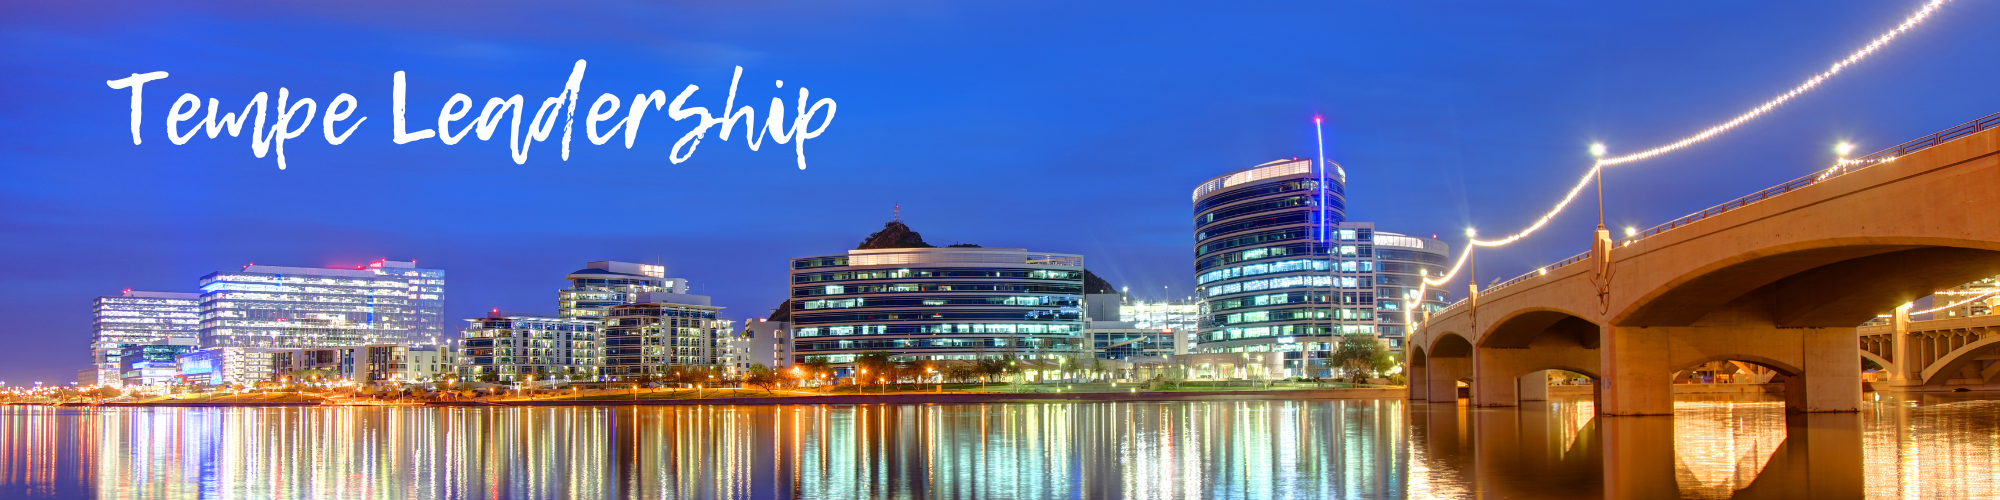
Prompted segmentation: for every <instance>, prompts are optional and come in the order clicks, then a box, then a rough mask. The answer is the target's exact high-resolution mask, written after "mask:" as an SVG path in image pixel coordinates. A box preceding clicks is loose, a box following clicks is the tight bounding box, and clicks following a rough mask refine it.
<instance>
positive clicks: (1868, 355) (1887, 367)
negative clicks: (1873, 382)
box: [1861, 349, 1896, 373]
mask: <svg viewBox="0 0 2000 500" xmlns="http://www.w3.org/2000/svg"><path fill="white" fill-rule="evenodd" d="M1861 359H1866V360H1869V361H1874V362H1875V364H1877V365H1882V373H1896V363H1895V362H1892V361H1889V359H1888V358H1884V357H1881V356H1877V355H1875V353H1872V352H1868V351H1867V350H1866V349H1863V350H1862V351H1861Z"/></svg>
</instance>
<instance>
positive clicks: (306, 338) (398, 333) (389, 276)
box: [199, 260, 445, 349]
mask: <svg viewBox="0 0 2000 500" xmlns="http://www.w3.org/2000/svg"><path fill="white" fill-rule="evenodd" d="M200 287H201V306H200V307H201V323H200V333H199V337H200V340H201V345H202V346H203V347H246V348H261V349H296V348H304V347H335V346H353V345H367V344H402V345H437V344H439V343H441V342H443V341H444V340H445V332H444V324H443V318H444V271H441V270H437V269H420V268H417V267H416V262H415V261H410V262H398V261H386V260H383V261H375V262H373V263H370V264H367V265H361V266H355V268H354V269H323V268H310V267H287V266H262V265H256V264H251V265H248V266H244V268H243V270H242V271H240V272H236V271H223V272H216V273H212V274H209V275H207V276H203V277H202V278H201V283H200Z"/></svg>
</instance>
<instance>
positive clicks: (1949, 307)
mask: <svg viewBox="0 0 2000 500" xmlns="http://www.w3.org/2000/svg"><path fill="white" fill-rule="evenodd" d="M1995 293H2000V290H1994V291H1990V292H1986V293H1982V294H1979V295H1978V296H1975V297H1973V298H1970V299H1965V300H1961V301H1958V303H1956V304H1952V305H1948V306H1944V307H1938V308H1932V309H1931V310H1928V311H1916V312H1912V313H1910V315H1911V316H1916V315H1919V314H1930V313H1934V312H1938V311H1943V310H1945V309H1951V308H1954V307H1958V306H1962V305H1966V304H1971V303H1972V301H1975V300H1979V299H1984V298H1987V297H1990V296H1992V295H1993V294H1995Z"/></svg>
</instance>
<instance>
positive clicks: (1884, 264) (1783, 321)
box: [1611, 236, 2000, 327]
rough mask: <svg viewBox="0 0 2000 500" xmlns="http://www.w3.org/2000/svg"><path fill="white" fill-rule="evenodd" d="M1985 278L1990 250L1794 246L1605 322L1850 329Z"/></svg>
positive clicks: (1655, 292) (1756, 255)
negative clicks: (1933, 294)
mask: <svg viewBox="0 0 2000 500" xmlns="http://www.w3.org/2000/svg"><path fill="white" fill-rule="evenodd" d="M1995 274H2000V242H1994V241H1981V240H1972V239H1957V238H1939V237H1911V236H1901V237H1868V236H1854V237H1840V238H1824V239H1815V240H1808V241H1797V242H1791V243H1785V244H1780V245H1774V246H1770V247H1764V248H1757V249H1753V250H1750V251H1745V252H1741V253H1738V254H1736V255H1731V256H1728V257H1725V258H1720V259H1713V260H1711V261H1709V262H1707V263H1706V264H1702V265H1698V266H1695V267H1693V268H1692V269H1690V270H1689V271H1686V272H1683V273H1681V274H1680V275H1679V276H1677V277H1674V278H1672V279H1669V280H1667V281H1666V282H1664V283H1662V284H1660V285H1659V286H1656V287H1653V288H1652V289H1651V290H1647V291H1646V292H1644V293H1643V294H1641V295H1640V296H1639V297H1638V298H1636V299H1634V300H1632V301H1631V302H1630V303H1629V304H1630V305H1628V306H1626V307H1624V308H1622V309H1621V310H1619V311H1618V312H1617V314H1614V315H1613V316H1612V318H1611V324H1613V325H1617V326H1645V327H1651V326H1691V325H1694V324H1696V323H1697V322H1701V323H1715V322H1717V321H1731V320H1733V321H1747V322H1753V323H1762V324H1770V325H1773V326H1779V327H1854V326H1857V325H1860V324H1861V323H1863V322H1866V321H1868V320H1869V319H1870V318H1874V317H1875V315H1877V314H1880V313H1882V312H1883V311H1888V310H1892V309H1894V308H1895V307H1896V306H1898V305H1901V304H1906V303H1909V302H1911V301H1914V300H1916V299H1918V298H1921V297H1924V296H1926V295H1930V294H1931V292H1932V291H1935V290H1938V289H1941V288H1944V287H1949V286H1953V285H1957V284H1960V283H1965V282H1968V281H1972V280H1976V279H1979V278H1983V277H1987V276H1993V275H1995ZM1613 288H1614V290H1615V289H1616V285H1614V286H1613ZM1613 293H1616V292H1615V291H1614V292H1613ZM1705 320H1706V321H1705Z"/></svg>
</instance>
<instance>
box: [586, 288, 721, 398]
mask: <svg viewBox="0 0 2000 500" xmlns="http://www.w3.org/2000/svg"><path fill="white" fill-rule="evenodd" d="M632 300H635V301H636V303H632V304H621V305H615V306H611V309H610V311H608V312H607V313H606V317H605V320H604V331H603V337H604V349H603V351H604V364H603V366H602V367H601V368H600V370H601V373H602V374H603V376H604V377H605V378H606V379H609V380H635V379H640V378H649V377H664V376H667V375H668V374H669V373H672V372H673V371H675V370H676V369H678V368H682V367H701V368H714V369H724V368H727V367H726V366H724V365H725V364H727V363H728V362H729V361H730V360H731V358H732V355H731V351H730V346H729V344H728V342H729V338H730V337H731V336H732V334H733V333H734V332H732V331H731V328H730V326H731V322H730V321H729V320H726V319H722V318H720V317H718V316H717V315H718V313H720V312H721V311H722V308H721V307H716V306H714V305H711V304H710V303H709V298H708V296H705V295H689V294H683V293H668V292H644V293H639V294H637V295H636V296H634V297H633V299H632Z"/></svg>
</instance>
